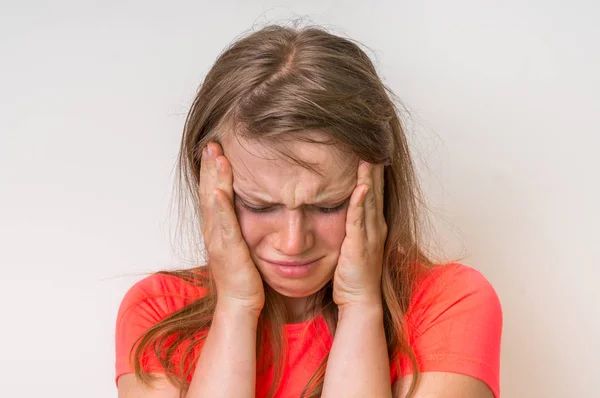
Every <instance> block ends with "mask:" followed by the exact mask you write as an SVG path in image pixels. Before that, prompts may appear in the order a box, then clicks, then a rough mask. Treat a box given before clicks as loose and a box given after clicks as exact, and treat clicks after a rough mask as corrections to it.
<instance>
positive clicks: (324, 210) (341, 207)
mask: <svg viewBox="0 0 600 398" xmlns="http://www.w3.org/2000/svg"><path fill="white" fill-rule="evenodd" d="M236 199H238V203H240V204H241V205H242V207H243V208H245V209H246V210H248V211H251V212H252V213H269V212H271V211H273V210H274V209H275V206H265V207H254V206H250V205H248V204H247V203H245V202H244V201H242V200H241V199H239V198H236ZM349 203H350V198H348V199H346V200H345V201H343V202H342V203H341V204H339V205H337V206H334V207H321V206H315V207H314V208H315V209H316V210H317V211H318V212H320V213H323V214H332V213H337V212H340V211H342V210H344V209H345V208H346V207H347V206H348V204H349Z"/></svg>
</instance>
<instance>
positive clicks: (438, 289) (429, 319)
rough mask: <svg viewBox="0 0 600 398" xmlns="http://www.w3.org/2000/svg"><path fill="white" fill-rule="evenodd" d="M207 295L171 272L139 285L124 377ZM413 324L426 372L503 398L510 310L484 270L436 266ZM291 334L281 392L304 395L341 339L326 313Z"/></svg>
mask: <svg viewBox="0 0 600 398" xmlns="http://www.w3.org/2000/svg"><path fill="white" fill-rule="evenodd" d="M204 294H205V290H204V289H202V288H198V287H195V286H192V285H190V284H189V283H187V282H185V281H183V280H181V279H180V278H177V277H174V276H169V275H159V274H153V275H151V276H148V277H146V278H144V279H142V280H141V281H139V282H138V283H136V284H135V285H134V286H133V287H132V288H131V289H130V290H129V291H128V292H127V294H126V295H125V297H124V298H123V301H122V302H121V306H120V309H119V313H118V316H117V325H116V379H117V380H118V378H119V376H121V375H123V374H126V373H133V369H132V367H131V364H130V362H129V351H130V349H131V347H132V345H133V344H134V342H135V340H136V339H137V338H138V337H139V336H140V335H141V334H142V333H144V332H145V331H146V330H148V329H149V328H150V327H151V326H152V325H155V324H156V323H158V322H159V321H160V320H162V319H164V318H165V317H166V316H168V315H169V314H172V313H173V312H175V311H177V310H179V309H181V308H183V307H184V306H185V305H187V304H190V303H191V302H193V301H194V300H196V299H198V298H200V297H202V296H203V295H204ZM406 321H407V333H408V339H409V342H410V344H411V345H412V347H413V349H414V352H415V355H416V358H417V362H418V365H419V370H420V371H421V372H451V373H459V374H463V375H467V376H472V377H475V378H477V379H480V380H482V381H483V382H484V383H486V384H487V385H488V386H489V387H490V389H491V390H492V391H493V393H494V395H495V397H496V398H498V397H499V396H500V381H499V373H500V338H501V332H502V309H501V306H500V302H499V300H498V296H497V295H496V292H495V291H494V289H493V288H492V286H491V285H490V284H489V282H488V281H487V280H486V279H485V277H483V275H481V273H479V272H478V271H477V270H475V269H473V268H470V267H468V266H465V265H461V264H456V263H455V264H449V265H445V266H442V267H436V268H434V269H433V270H432V271H430V272H428V273H427V274H426V275H424V276H423V277H422V278H421V279H420V280H419V282H418V283H417V285H416V286H415V289H414V292H413V296H412V298H411V303H410V306H409V309H408V311H407V314H406ZM284 333H285V336H286V338H287V340H288V353H287V361H286V364H285V367H284V369H283V379H282V382H281V385H280V388H279V390H278V392H277V394H276V397H279V398H284V397H286V398H287V397H299V396H300V393H301V391H302V390H303V388H304V387H305V385H306V383H307V382H308V380H309V379H310V377H311V376H312V375H313V374H314V372H315V370H316V369H317V367H318V366H319V364H320V363H321V360H322V359H323V358H324V357H325V355H326V353H327V352H328V351H329V349H330V348H331V344H332V341H333V340H332V338H331V335H330V333H329V331H328V329H327V325H326V323H325V321H324V320H323V318H322V317H318V318H316V319H314V320H312V321H308V322H304V323H298V324H289V325H285V326H284ZM197 354H199V352H198V353H197ZM176 360H177V358H176ZM400 363H401V365H400V366H399V369H398V366H396V365H395V362H394V364H392V365H391V366H390V375H391V380H392V384H393V383H394V382H395V381H396V380H398V378H399V377H401V376H403V375H407V374H410V373H412V367H411V364H410V360H408V358H401V361H400ZM143 367H144V369H145V370H146V371H149V372H159V373H160V372H161V371H162V372H163V373H164V369H163V368H162V367H161V365H160V364H159V362H158V360H157V359H156V357H149V358H146V359H145V360H144V363H143ZM191 374H193V372H192V373H191ZM271 378H272V372H265V373H261V374H259V375H257V380H256V397H257V398H262V397H265V396H266V394H267V392H268V390H269V386H270V385H271V380H272V379H271Z"/></svg>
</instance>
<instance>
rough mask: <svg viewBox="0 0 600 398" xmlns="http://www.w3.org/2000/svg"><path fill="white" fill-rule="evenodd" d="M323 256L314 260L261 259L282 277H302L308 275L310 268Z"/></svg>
mask: <svg viewBox="0 0 600 398" xmlns="http://www.w3.org/2000/svg"><path fill="white" fill-rule="evenodd" d="M322 258H323V257H320V258H318V259H315V260H305V261H276V260H265V259H261V260H263V261H264V262H265V263H267V264H269V265H270V266H272V267H273V268H274V269H275V271H276V272H277V273H278V274H279V275H280V276H283V277H284V278H304V277H306V276H308V275H309V274H310V273H311V271H312V269H313V268H314V267H315V266H316V265H317V264H318V263H319V261H320V260H321V259H322Z"/></svg>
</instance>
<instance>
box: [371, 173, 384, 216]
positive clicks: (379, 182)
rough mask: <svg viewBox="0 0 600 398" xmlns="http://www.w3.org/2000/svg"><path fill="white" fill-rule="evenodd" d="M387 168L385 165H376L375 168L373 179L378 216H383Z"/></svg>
mask: <svg viewBox="0 0 600 398" xmlns="http://www.w3.org/2000/svg"><path fill="white" fill-rule="evenodd" d="M384 171H385V166H384V165H383V164H376V165H374V166H373V171H372V179H373V193H374V194H375V197H376V202H377V211H378V214H381V215H382V216H383V199H384V195H383V194H384V188H385V179H384V177H385V173H384Z"/></svg>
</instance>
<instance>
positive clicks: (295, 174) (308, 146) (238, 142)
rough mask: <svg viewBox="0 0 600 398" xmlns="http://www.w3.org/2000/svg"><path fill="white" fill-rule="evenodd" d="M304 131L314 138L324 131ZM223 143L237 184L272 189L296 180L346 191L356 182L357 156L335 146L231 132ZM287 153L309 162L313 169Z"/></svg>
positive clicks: (239, 186)
mask: <svg viewBox="0 0 600 398" xmlns="http://www.w3.org/2000/svg"><path fill="white" fill-rule="evenodd" d="M305 134H306V136H308V138H311V139H313V140H322V139H323V133H305ZM222 146H223V152H224V155H225V156H226V157H227V159H228V160H229V162H230V163H231V166H232V169H233V173H234V187H238V188H243V189H259V190H266V189H268V190H269V192H272V191H274V190H277V188H278V187H281V188H283V185H289V184H290V183H294V184H296V185H297V184H301V185H303V187H304V188H306V189H314V190H317V191H319V192H320V191H322V190H332V189H333V190H336V189H337V190H344V189H345V188H347V187H346V186H351V185H352V184H353V183H355V181H356V167H357V165H358V158H357V157H356V156H355V155H353V154H350V153H347V152H343V151H341V150H339V149H337V148H336V147H335V146H333V145H326V144H318V143H311V142H304V141H300V140H298V141H289V142H286V143H285V144H284V145H283V144H282V145H277V144H273V145H270V144H266V143H262V142H259V141H257V140H248V139H244V138H243V137H237V136H234V135H233V134H230V135H228V137H226V138H225V139H224V140H223V141H222ZM287 155H290V156H292V157H293V158H294V159H297V160H298V161H300V162H305V163H308V164H309V165H310V168H306V167H304V166H303V165H302V164H298V163H296V162H295V161H294V160H293V159H290V158H289V157H287ZM311 168H312V169H314V170H311Z"/></svg>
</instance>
